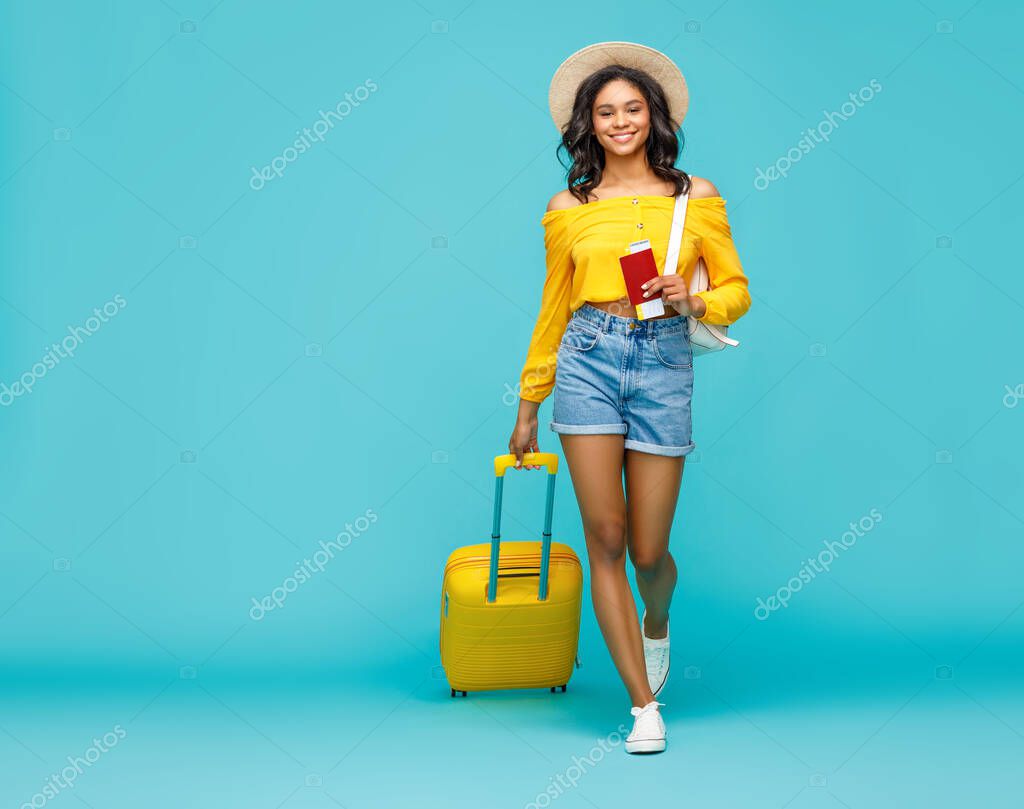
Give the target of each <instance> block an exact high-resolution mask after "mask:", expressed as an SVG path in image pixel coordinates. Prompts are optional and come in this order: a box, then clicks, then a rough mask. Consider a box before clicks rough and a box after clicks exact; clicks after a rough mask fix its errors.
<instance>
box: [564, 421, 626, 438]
mask: <svg viewBox="0 0 1024 809" xmlns="http://www.w3.org/2000/svg"><path fill="white" fill-rule="evenodd" d="M548 428H549V429H550V430H551V432H553V433H566V434H569V435H602V434H603V435H607V434H608V433H612V434H614V435H625V434H626V430H627V429H628V428H627V426H626V425H625V424H622V423H621V422H620V423H618V424H561V423H559V422H557V421H552V422H551V423H550V424H549V425H548Z"/></svg>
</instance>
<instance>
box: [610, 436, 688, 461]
mask: <svg viewBox="0 0 1024 809" xmlns="http://www.w3.org/2000/svg"><path fill="white" fill-rule="evenodd" d="M696 446H697V445H696V444H695V443H694V442H692V441H691V442H690V443H689V444H687V445H686V446H685V447H663V446H660V445H659V444H645V443H644V442H643V441H633V440H632V439H629V438H627V439H626V440H625V442H624V443H623V447H624V448H625V449H632V450H636V451H637V452H647V453H650V454H651V455H668V456H670V457H673V458H677V457H680V456H683V455H689V454H690V453H691V452H693V450H694V448H695V447H696Z"/></svg>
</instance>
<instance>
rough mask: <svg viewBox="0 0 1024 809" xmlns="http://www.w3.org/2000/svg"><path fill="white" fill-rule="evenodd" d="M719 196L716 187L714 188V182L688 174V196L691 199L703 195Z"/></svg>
mask: <svg viewBox="0 0 1024 809" xmlns="http://www.w3.org/2000/svg"><path fill="white" fill-rule="evenodd" d="M717 196H720V194H719V193H718V189H717V188H715V186H714V183H712V182H711V180H705V179H704V178H703V177H696V176H694V175H692V174H691V175H690V198H691V199H703V198H705V197H717Z"/></svg>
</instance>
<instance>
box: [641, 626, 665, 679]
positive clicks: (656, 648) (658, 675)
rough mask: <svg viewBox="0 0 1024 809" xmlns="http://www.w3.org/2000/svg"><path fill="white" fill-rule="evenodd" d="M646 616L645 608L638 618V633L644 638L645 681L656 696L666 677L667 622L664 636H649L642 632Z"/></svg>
mask: <svg viewBox="0 0 1024 809" xmlns="http://www.w3.org/2000/svg"><path fill="white" fill-rule="evenodd" d="M646 618H647V610H644V615H643V618H641V619H640V634H641V635H643V638H644V663H646V664H647V682H648V684H649V685H650V686H651V693H652V694H654V696H658V694H660V693H661V689H662V688H664V687H665V681H666V680H667V679H668V665H669V659H668V637H669V635H668V622H667V621H666V622H665V637H663V638H649V637H647V635H646V634H645V633H644V621H645V620H646Z"/></svg>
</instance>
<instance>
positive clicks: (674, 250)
mask: <svg viewBox="0 0 1024 809" xmlns="http://www.w3.org/2000/svg"><path fill="white" fill-rule="evenodd" d="M689 196H690V192H689V191H687V192H686V193H685V194H679V195H678V196H677V197H676V204H675V206H674V207H673V208H672V229H671V231H670V232H669V236H668V250H667V251H666V252H665V267H664V269H663V270H662V272H661V274H662V275H665V274H666V273H669V272H675V271H676V268H677V267H678V266H679V248H680V246H681V245H682V243H683V224H684V223H685V222H686V201H687V200H688V199H689Z"/></svg>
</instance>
